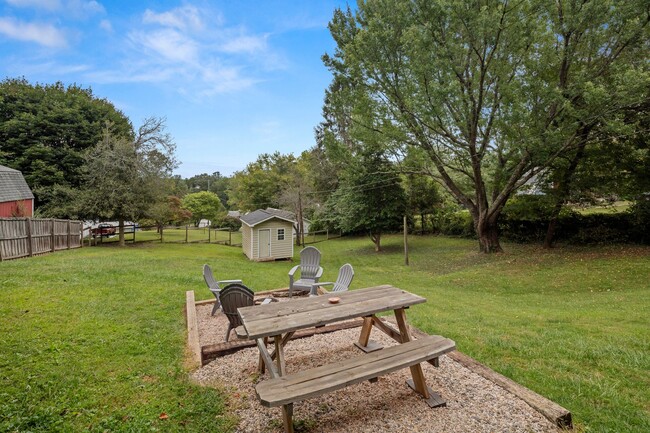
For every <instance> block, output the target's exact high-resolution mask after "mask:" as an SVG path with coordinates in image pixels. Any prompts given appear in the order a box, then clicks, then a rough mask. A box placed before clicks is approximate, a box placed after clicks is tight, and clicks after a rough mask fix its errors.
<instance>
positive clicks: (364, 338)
mask: <svg viewBox="0 0 650 433" xmlns="http://www.w3.org/2000/svg"><path fill="white" fill-rule="evenodd" d="M370 331H372V316H370V317H364V318H363V326H362V327H361V335H359V345H360V346H363V347H365V346H367V345H368V341H370Z"/></svg>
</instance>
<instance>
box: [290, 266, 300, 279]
mask: <svg viewBox="0 0 650 433" xmlns="http://www.w3.org/2000/svg"><path fill="white" fill-rule="evenodd" d="M298 268H300V265H296V266H294V267H293V268H291V270H290V271H289V276H290V277H293V275H294V274H295V273H296V271H297V270H298Z"/></svg>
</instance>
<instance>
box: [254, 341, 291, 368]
mask: <svg viewBox="0 0 650 433" xmlns="http://www.w3.org/2000/svg"><path fill="white" fill-rule="evenodd" d="M287 335H288V334H287ZM258 341H259V340H258ZM274 355H275V360H276V361H277V363H278V373H279V374H280V376H284V375H285V370H284V366H285V363H284V347H282V336H281V335H276V336H275V352H274Z"/></svg>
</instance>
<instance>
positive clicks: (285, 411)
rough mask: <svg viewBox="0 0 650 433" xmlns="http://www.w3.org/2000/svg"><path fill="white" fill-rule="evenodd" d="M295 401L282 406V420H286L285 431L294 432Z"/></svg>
mask: <svg viewBox="0 0 650 433" xmlns="http://www.w3.org/2000/svg"><path fill="white" fill-rule="evenodd" d="M292 417H293V403H289V404H285V405H283V406H282V421H283V422H284V431H286V432H287V433H293V420H292V419H291V418H292Z"/></svg>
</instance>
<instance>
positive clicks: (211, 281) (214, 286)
mask: <svg viewBox="0 0 650 433" xmlns="http://www.w3.org/2000/svg"><path fill="white" fill-rule="evenodd" d="M203 279H204V280H205V284H207V285H208V289H210V291H211V292H212V294H213V295H214V297H215V298H216V301H215V302H214V307H212V313H210V314H211V315H212V316H214V313H216V312H217V310H219V307H221V302H220V301H219V291H221V285H223V284H232V283H239V284H241V283H242V280H220V281H217V280H216V279H215V278H214V274H213V273H212V268H211V267H210V266H209V265H203Z"/></svg>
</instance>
